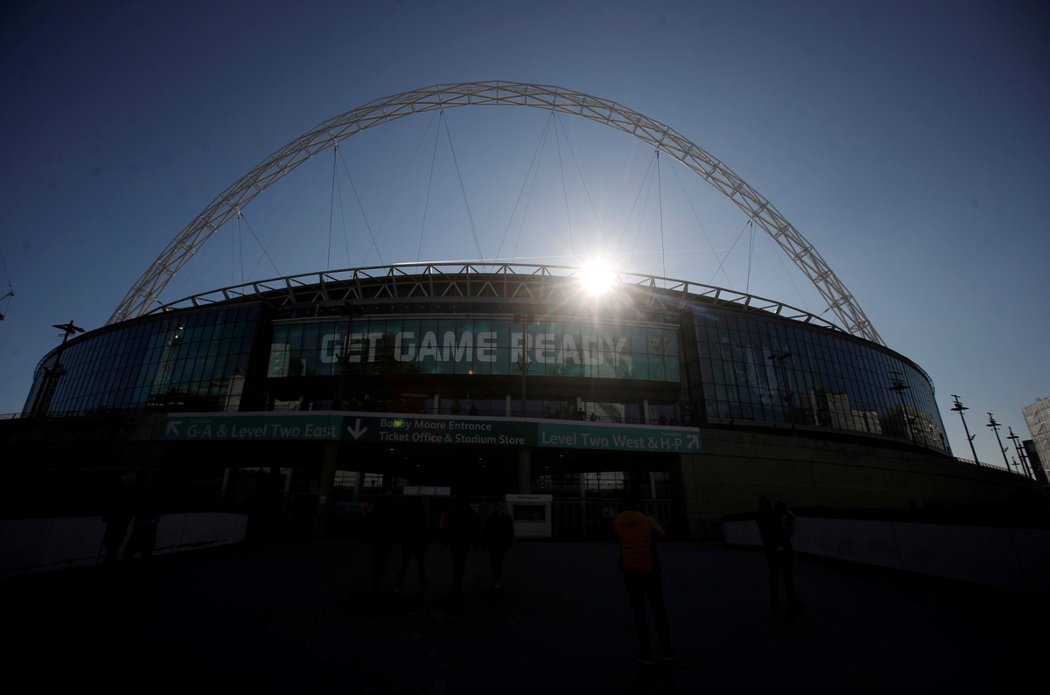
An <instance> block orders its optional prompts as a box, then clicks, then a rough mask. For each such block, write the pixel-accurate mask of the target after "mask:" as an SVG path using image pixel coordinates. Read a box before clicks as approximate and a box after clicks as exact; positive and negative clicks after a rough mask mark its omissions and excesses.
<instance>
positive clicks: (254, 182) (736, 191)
mask: <svg viewBox="0 0 1050 695" xmlns="http://www.w3.org/2000/svg"><path fill="white" fill-rule="evenodd" d="M483 105H502V106H527V107H532V108H540V109H544V110H549V111H556V112H559V113H565V114H570V115H575V116H581V117H583V118H586V119H588V120H592V121H596V122H598V123H602V124H604V125H608V126H610V127H612V128H616V129H618V130H622V131H624V132H625V133H628V134H630V135H633V136H635V137H637V138H639V139H640V140H642V141H643V142H646V143H648V144H649V145H651V146H653V147H655V148H656V149H657V150H659V151H661V152H664V153H665V154H668V155H670V156H671V157H674V158H675V159H677V160H678V161H679V162H681V163H682V164H684V165H685V166H687V167H688V168H689V169H691V170H692V171H693V172H694V173H696V174H697V175H698V176H700V177H701V178H703V179H704V180H705V181H707V182H708V183H709V184H711V185H712V186H714V187H715V189H717V190H718V191H719V192H721V193H722V194H723V195H725V196H726V197H727V198H729V200H731V201H732V202H733V203H734V204H735V205H736V206H737V207H739V208H740V209H741V210H743V211H744V212H745V213H746V214H747V216H748V218H749V219H751V220H752V221H753V222H755V223H757V224H758V226H759V227H761V228H762V230H763V231H765V232H766V233H767V234H768V235H769V236H770V237H771V238H772V239H773V240H774V241H775V242H776V243H777V245H778V246H780V248H781V249H782V250H783V251H784V252H785V253H786V254H787V255H788V257H790V258H791V260H792V261H794V263H795V265H797V266H798V267H799V269H800V270H801V271H802V273H803V274H804V275H805V276H806V277H807V278H808V279H809V280H810V282H812V283H813V285H814V287H816V289H817V291H818V292H819V293H820V295H821V296H822V297H823V298H824V300H825V301H826V302H827V304H828V308H829V309H830V310H831V311H832V312H833V313H834V314H835V316H836V317H837V318H838V320H839V321H840V322H841V324H842V327H843V328H844V329H845V330H846V331H847V332H849V333H851V334H853V335H856V336H859V337H862V338H866V339H868V340H871V341H873V342H875V343H878V344H880V345H884V344H885V343H883V341H882V338H881V337H880V336H879V334H878V332H877V331H876V330H875V328H874V327H873V326H872V325H871V321H870V320H869V319H868V317H867V316H866V315H865V314H864V312H863V311H862V310H861V308H860V306H859V305H858V304H857V303H856V301H855V300H854V298H853V295H852V294H850V292H849V290H847V289H846V286H845V285H844V284H843V283H842V281H841V280H839V278H838V276H837V275H835V273H834V271H832V270H831V268H830V266H828V264H827V263H826V262H825V261H824V259H823V258H822V257H821V255H820V254H819V253H818V252H817V250H816V249H815V248H814V247H813V245H812V244H810V243H809V242H808V241H806V239H805V238H804V237H803V236H802V235H801V234H800V233H799V232H798V230H797V229H795V228H794V226H792V225H791V223H790V222H788V221H787V219H785V218H784V216H783V215H781V214H780V212H779V211H777V209H776V208H775V207H773V205H772V204H771V203H770V202H769V201H768V200H766V199H765V198H764V197H763V196H762V195H761V194H760V193H759V192H758V191H756V190H755V189H754V188H753V187H751V186H750V185H749V184H748V183H747V182H746V181H744V180H743V179H741V178H740V177H739V176H737V175H736V174H735V173H733V172H732V171H731V170H730V169H729V167H727V166H726V165H725V164H724V163H722V162H721V161H720V160H718V159H717V158H715V157H713V156H712V155H710V154H708V153H707V152H706V151H704V150H703V149H701V148H700V147H698V146H697V145H695V144H694V143H693V142H691V141H690V140H689V139H688V138H686V137H684V136H683V135H681V134H679V133H678V132H676V131H674V130H672V129H671V128H669V127H667V126H665V125H663V124H662V123H659V122H658V121H655V120H653V119H652V118H649V117H648V116H645V115H643V114H641V113H638V112H637V111H632V110H631V109H628V108H625V107H623V106H621V105H619V104H617V103H615V102H612V101H609V100H606V99H601V98H599V97H594V96H590V95H587V94H583V93H581V92H575V91H572V90H569V89H564V88H562V87H554V86H549V85H535V84H526V83H520V82H463V83H457V84H442V85H434V86H431V87H426V88H423V89H418V90H413V91H409V92H402V93H401V94H395V95H393V96H389V97H385V98H382V99H377V100H375V101H372V102H370V103H368V104H365V105H364V106H361V107H358V108H356V109H354V110H352V111H349V112H347V113H345V114H342V115H340V116H337V117H335V118H333V119H330V120H328V121H325V122H324V123H321V124H320V125H318V126H317V127H315V128H314V129H313V130H311V131H309V132H307V133H305V134H304V135H302V136H300V137H299V138H297V139H296V140H294V141H292V142H291V143H289V144H287V145H285V146H284V147H282V148H281V149H280V150H278V151H277V152H275V153H273V154H272V155H271V156H270V157H269V158H267V159H266V160H265V161H263V162H262V163H261V164H259V165H257V166H256V167H255V168H254V169H252V170H251V171H249V172H248V173H247V174H246V175H245V176H244V177H242V178H241V179H240V180H238V181H236V182H235V183H233V184H232V185H231V186H229V187H228V188H227V189H226V190H225V191H223V192H222V193H220V194H219V195H218V196H217V197H216V198H215V199H214V200H213V201H212V202H211V203H210V204H209V205H208V207H206V208H205V209H204V210H203V211H202V212H201V213H200V214H199V215H198V216H197V217H196V218H195V219H194V220H193V221H192V222H191V223H190V224H189V225H187V226H186V227H185V228H184V229H183V230H182V231H181V232H180V233H179V234H178V235H177V236H176V237H175V238H174V239H173V240H172V241H171V242H170V243H169V244H168V246H167V247H166V248H165V249H164V251H162V252H161V254H160V256H158V257H157V259H156V260H155V261H154V262H153V263H152V264H151V265H150V266H149V268H148V269H147V270H146V272H144V273H143V274H142V276H141V277H140V278H139V280H138V281H137V282H136V283H135V285H134V286H133V287H132V288H131V289H130V290H129V291H128V293H127V295H126V296H125V297H124V299H123V300H122V301H121V303H120V305H119V306H118V307H117V309H116V311H114V313H113V315H112V316H111V317H110V319H109V321H108V322H107V323H109V324H113V323H116V322H119V321H123V320H125V319H129V318H134V317H137V316H142V315H143V314H145V313H146V312H148V311H149V309H150V308H151V307H152V306H153V305H154V304H155V303H157V302H158V298H159V297H160V294H161V292H162V291H163V290H164V288H165V287H166V286H167V284H168V282H169V281H170V280H171V278H172V277H173V276H174V275H175V273H177V272H178V271H179V270H180V269H181V268H182V267H183V266H184V265H185V264H186V262H187V261H188V260H189V259H190V257H192V256H193V254H195V253H196V252H197V251H198V250H199V249H200V248H201V246H203V245H204V243H205V242H207V241H208V239H209V238H211V236H212V235H213V234H215V232H217V231H218V230H219V229H220V228H222V226H223V225H224V224H225V223H226V222H227V221H228V220H230V219H231V218H232V217H235V216H236V215H237V214H239V213H240V211H241V210H242V209H243V208H244V207H245V206H246V205H248V203H250V202H251V201H252V200H254V199H255V197H256V196H258V195H259V194H260V193H262V192H263V191H264V190H266V189H267V188H268V187H269V186H271V185H272V184H273V183H275V182H276V181H278V180H280V179H281V178H283V177H284V176H285V175H286V174H288V173H289V172H291V171H292V170H294V169H295V168H297V167H298V166H299V165H300V164H302V163H304V162H306V161H307V160H308V159H310V158H311V157H313V156H314V155H316V154H319V153H321V152H324V151H326V150H328V149H329V148H332V147H335V146H337V145H338V144H339V143H340V142H342V141H343V140H345V139H347V138H349V137H352V136H353V135H356V134H357V133H360V132H362V131H364V130H367V129H369V128H372V127H374V126H377V125H380V124H382V123H387V122H389V121H394V120H397V119H400V118H404V117H405V116H410V115H412V114H416V113H424V112H427V111H435V110H442V109H447V108H453V107H457V106H483Z"/></svg>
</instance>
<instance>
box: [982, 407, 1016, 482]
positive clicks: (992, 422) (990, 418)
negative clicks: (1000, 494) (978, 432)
mask: <svg viewBox="0 0 1050 695" xmlns="http://www.w3.org/2000/svg"><path fill="white" fill-rule="evenodd" d="M985 427H991V428H992V431H993V432H995V441H997V442H999V451H1000V452H1001V453H1002V455H1003V463H1005V464H1006V470H1008V471H1010V472H1013V471H1012V469H1011V468H1010V462H1009V461H1008V460H1007V459H1006V447H1005V446H1003V440H1002V439H1000V438H999V428H1000V427H1001V425H1000V424H999V423H998V422H996V421H995V416H993V415H992V414H991V413H988V424H987V425H985Z"/></svg>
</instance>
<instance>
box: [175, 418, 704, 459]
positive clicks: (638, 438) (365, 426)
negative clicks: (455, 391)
mask: <svg viewBox="0 0 1050 695" xmlns="http://www.w3.org/2000/svg"><path fill="white" fill-rule="evenodd" d="M163 438H164V439H165V440H166V441H201V442H204V441H207V442H218V441H275V440H276V441H308V440H314V441H340V440H344V441H353V442H362V443H366V442H367V443H379V444H393V445H397V444H409V445H411V444H425V445H433V446H508V447H523V446H524V447H544V448H556V449H589V450H592V451H593V450H598V451H638V452H670V453H683V454H686V453H700V452H701V444H700V430H698V429H696V428H694V427H650V426H647V425H619V424H609V425H605V424H600V423H593V422H580V423H576V422H553V421H550V420H512V419H488V418H477V417H467V418H456V417H444V416H431V417H427V416H421V415H399V414H394V413H391V414H377V413H348V412H339V413H328V414H317V413H273V414H260V413H255V414H228V415H227V414H222V413H215V414H183V415H180V414H171V415H169V416H168V418H167V422H166V424H165V428H164V437H163Z"/></svg>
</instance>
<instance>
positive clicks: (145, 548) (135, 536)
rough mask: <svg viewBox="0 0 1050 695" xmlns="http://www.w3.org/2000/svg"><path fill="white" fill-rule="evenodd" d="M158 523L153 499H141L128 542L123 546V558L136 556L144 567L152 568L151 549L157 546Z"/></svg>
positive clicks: (134, 557) (158, 517) (158, 518)
mask: <svg viewBox="0 0 1050 695" xmlns="http://www.w3.org/2000/svg"><path fill="white" fill-rule="evenodd" d="M159 524H160V514H158V513H157V508H156V505H155V504H154V501H153V500H152V499H151V498H146V499H144V500H142V501H141V502H140V503H139V504H138V506H137V509H136V510H135V520H134V522H133V523H132V525H131V535H130V536H128V544H127V547H125V548H124V559H125V560H135V559H136V557H137V558H140V560H141V562H142V567H143V568H144V569H146V570H149V569H151V568H152V564H153V550H154V549H155V548H156V546H157V527H158V526H159Z"/></svg>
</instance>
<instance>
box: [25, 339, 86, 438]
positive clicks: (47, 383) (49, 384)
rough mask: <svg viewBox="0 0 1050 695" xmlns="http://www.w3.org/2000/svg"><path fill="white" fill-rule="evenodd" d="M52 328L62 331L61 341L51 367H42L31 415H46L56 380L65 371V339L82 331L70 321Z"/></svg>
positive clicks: (55, 386) (56, 385)
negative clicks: (38, 392)
mask: <svg viewBox="0 0 1050 695" xmlns="http://www.w3.org/2000/svg"><path fill="white" fill-rule="evenodd" d="M52 328H57V329H59V330H60V331H62V342H61V344H59V346H58V352H56V353H55V365H54V366H53V367H44V387H43V389H42V390H41V392H40V396H39V397H38V398H37V400H36V403H35V404H34V405H33V410H32V413H31V415H32V417H43V416H45V415H47V411H48V410H50V408H51V399H52V398H53V397H54V395H55V389H57V388H58V380H59V378H61V376H62V375H63V374H64V373H65V369H64V368H63V367H62V351H63V350H64V349H65V347H66V341H67V340H69V336H71V335H76V334H77V333H83V332H84V329H83V328H81V327H80V326H78V325H76V324H74V323H73V322H72V321H70V322H69V323H56V324H54V325H53V326H52Z"/></svg>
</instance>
